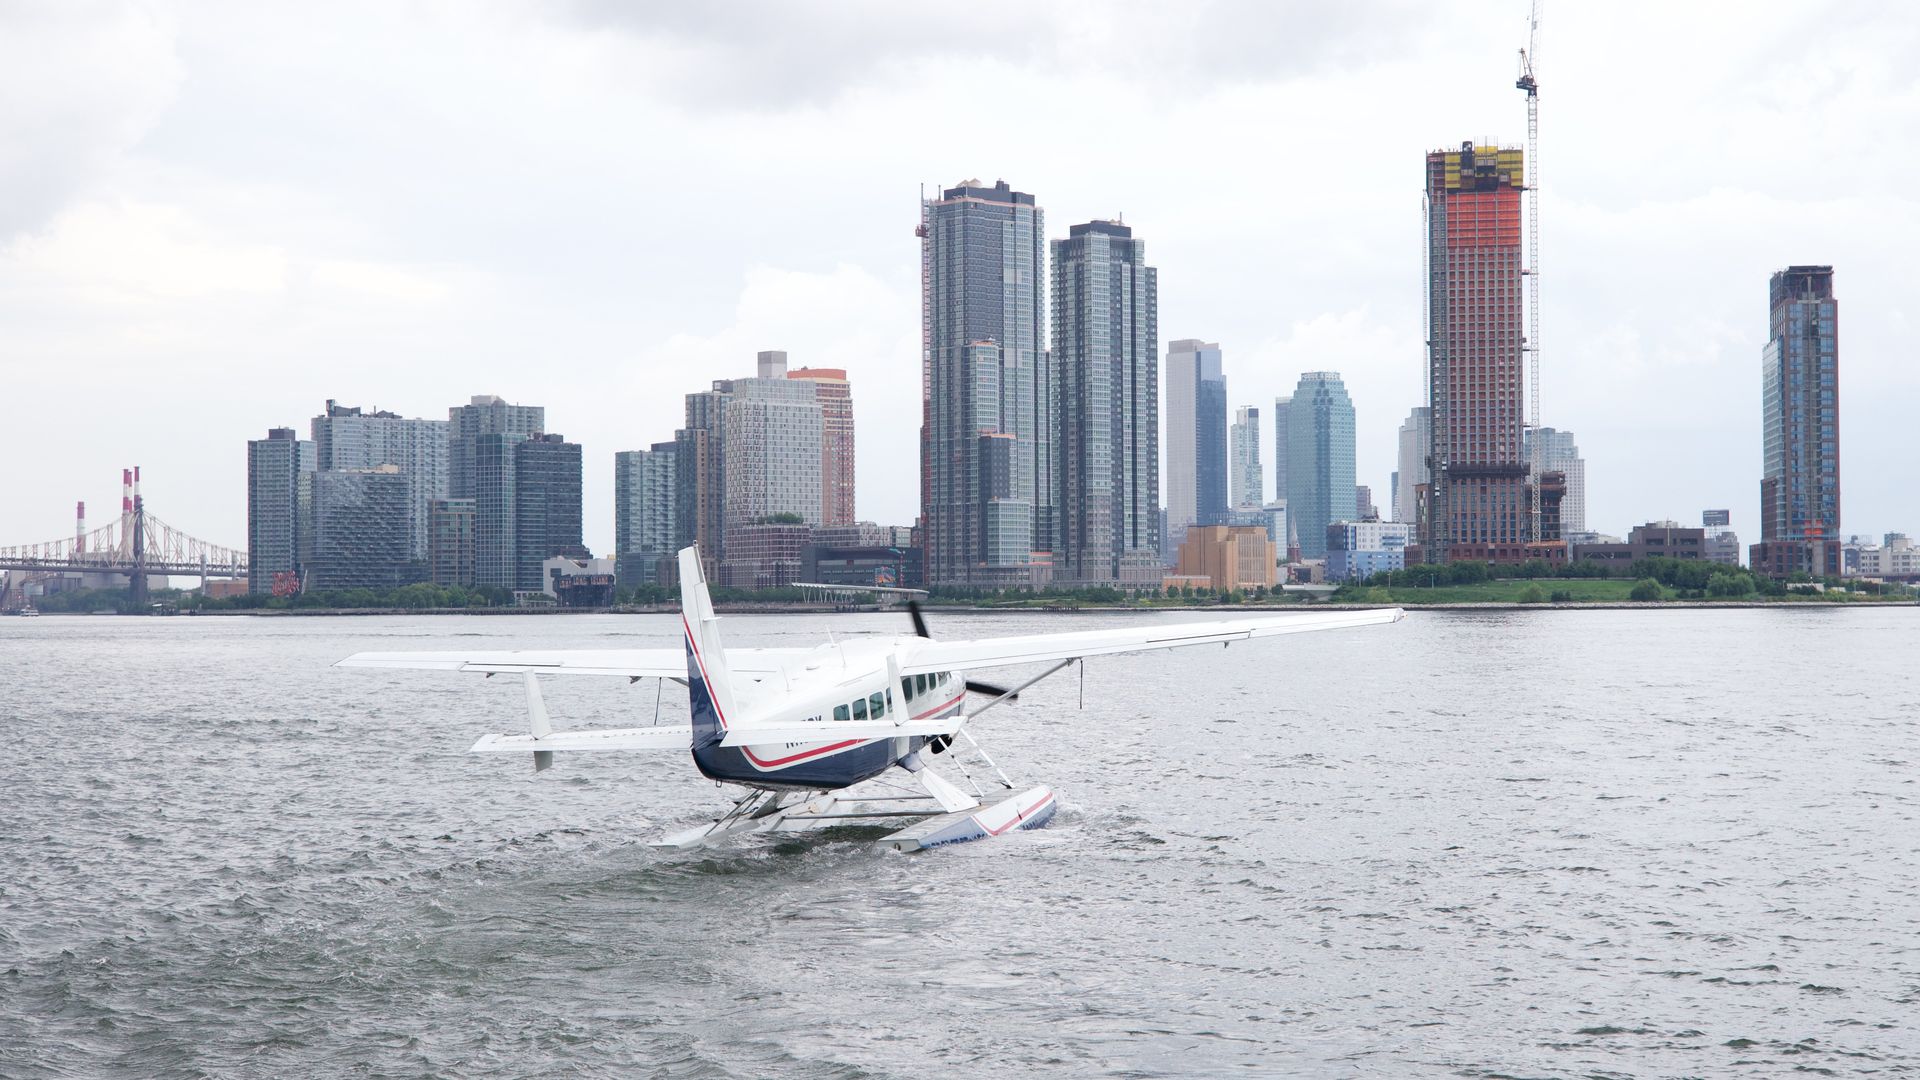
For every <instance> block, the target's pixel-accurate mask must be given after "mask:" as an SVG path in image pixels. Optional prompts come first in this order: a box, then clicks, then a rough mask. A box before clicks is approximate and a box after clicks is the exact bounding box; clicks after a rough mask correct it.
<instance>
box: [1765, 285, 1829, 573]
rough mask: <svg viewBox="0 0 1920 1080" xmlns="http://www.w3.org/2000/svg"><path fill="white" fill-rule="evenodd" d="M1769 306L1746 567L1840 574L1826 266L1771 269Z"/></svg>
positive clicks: (1778, 570)
mask: <svg viewBox="0 0 1920 1080" xmlns="http://www.w3.org/2000/svg"><path fill="white" fill-rule="evenodd" d="M1768 301H1769V304H1768V307H1769V311H1768V333H1767V344H1766V347H1765V348H1764V349H1762V350H1761V354H1760V366H1761V379H1760V389H1761V474H1760V542H1759V543H1758V544H1755V545H1754V546H1753V548H1752V551H1751V554H1750V556H1749V560H1748V564H1749V565H1750V566H1751V567H1752V568H1753V569H1754V570H1755V571H1758V572H1760V573H1765V574H1770V575H1774V576H1778V577H1784V576H1786V575H1787V574H1791V573H1794V572H1796V571H1797V572H1801V573H1807V574H1812V575H1814V576H1816V577H1821V576H1829V575H1837V574H1839V573H1840V572H1841V562H1840V555H1839V552H1840V545H1841V536H1840V328H1839V319H1840V311H1839V307H1840V302H1839V301H1838V300H1836V299H1835V298H1834V295H1833V267H1831V266H1789V267H1787V268H1786V269H1785V270H1780V271H1777V272H1775V273H1774V275H1773V278H1772V280H1771V281H1770V282H1769V284H1768Z"/></svg>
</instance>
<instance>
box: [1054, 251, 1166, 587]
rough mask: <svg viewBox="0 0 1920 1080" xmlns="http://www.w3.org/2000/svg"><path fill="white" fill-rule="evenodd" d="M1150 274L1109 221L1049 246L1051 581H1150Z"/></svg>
mask: <svg viewBox="0 0 1920 1080" xmlns="http://www.w3.org/2000/svg"><path fill="white" fill-rule="evenodd" d="M1159 333H1160V328H1159V272H1158V271H1157V270H1155V269H1154V268H1153V267H1151V266H1148V265H1147V264H1146V243H1145V242H1144V241H1141V240H1138V239H1135V238H1134V236H1133V230H1132V229H1131V228H1129V227H1127V226H1126V225H1123V224H1121V223H1119V222H1116V221H1090V222H1087V223H1086V224H1084V225H1075V226H1073V227H1072V228H1071V229H1070V230H1068V237H1067V238H1066V239H1065V240H1055V241H1054V242H1053V353H1052V361H1053V362H1052V372H1053V388H1052V391H1051V393H1050V395H1049V396H1050V397H1051V399H1052V402H1053V414H1052V416H1051V417H1047V418H1043V421H1050V422H1051V423H1052V424H1053V428H1054V431H1053V437H1052V439H1051V440H1050V443H1051V446H1052V449H1053V451H1054V454H1053V470H1052V472H1051V474H1050V475H1049V476H1047V477H1045V478H1043V479H1044V480H1045V481H1046V482H1047V483H1049V484H1050V485H1051V487H1052V496H1051V498H1049V499H1046V500H1045V501H1046V502H1047V503H1050V504H1051V505H1052V506H1053V507H1054V508H1055V509H1056V511H1057V513H1056V516H1055V526H1054V537H1053V545H1052V546H1053V554H1054V576H1055V578H1056V579H1058V580H1061V581H1067V582H1075V583H1088V584H1099V583H1108V582H1115V581H1123V582H1126V583H1129V584H1141V585H1144V584H1153V583H1158V581H1159V579H1160V576H1161V575H1160V554H1159V546H1160V521H1159V510H1160V403H1159V397H1160V341H1159Z"/></svg>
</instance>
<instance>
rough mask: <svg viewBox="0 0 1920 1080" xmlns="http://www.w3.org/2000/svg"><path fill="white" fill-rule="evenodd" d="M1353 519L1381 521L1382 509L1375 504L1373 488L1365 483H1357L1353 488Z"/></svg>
mask: <svg viewBox="0 0 1920 1080" xmlns="http://www.w3.org/2000/svg"><path fill="white" fill-rule="evenodd" d="M1353 515H1354V517H1353V519H1354V520H1355V521H1379V520H1380V509H1379V507H1376V506H1374V505H1373V489H1372V488H1371V487H1368V486H1367V485H1365V484H1356V485H1354V489H1353Z"/></svg>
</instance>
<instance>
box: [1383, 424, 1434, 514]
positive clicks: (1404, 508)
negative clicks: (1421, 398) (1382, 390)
mask: <svg viewBox="0 0 1920 1080" xmlns="http://www.w3.org/2000/svg"><path fill="white" fill-rule="evenodd" d="M1432 415H1433V410H1432V409H1430V408H1428V407H1427V406H1425V405H1418V406H1415V407H1414V410H1413V411H1412V412H1411V413H1409V414H1407V418H1406V420H1405V421H1403V422H1402V423H1401V424H1400V456H1399V462H1400V468H1399V469H1398V470H1397V471H1395V473H1394V474H1393V476H1394V480H1393V520H1395V521H1404V522H1407V523H1409V524H1412V525H1414V526H1415V529H1414V532H1415V539H1414V543H1416V544H1417V543H1423V542H1424V537H1423V536H1422V535H1421V534H1420V527H1421V526H1422V525H1423V524H1424V523H1423V522H1422V521H1421V516H1420V504H1421V501H1422V496H1423V495H1424V494H1425V490H1426V487H1427V457H1428V455H1429V453H1430V452H1431V449H1430V444H1429V442H1428V439H1429V438H1430V437H1431V436H1432V433H1433V426H1432V424H1431V423H1430V422H1429V418H1430V417H1431V416H1432Z"/></svg>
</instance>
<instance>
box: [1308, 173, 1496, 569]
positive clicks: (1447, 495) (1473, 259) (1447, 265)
mask: <svg viewBox="0 0 1920 1080" xmlns="http://www.w3.org/2000/svg"><path fill="white" fill-rule="evenodd" d="M1524 158H1525V153H1524V152H1523V151H1521V150H1519V149H1517V148H1512V147H1494V146H1475V145H1473V144H1472V143H1470V142H1469V143H1463V144H1462V145H1461V147H1460V149H1458V150H1436V151H1433V152H1431V153H1429V154H1427V189H1426V209H1427V215H1426V220H1427V362H1428V387H1429V393H1430V397H1429V400H1428V405H1429V407H1430V408H1431V410H1432V412H1431V414H1430V416H1429V423H1430V424H1431V427H1432V447H1433V451H1432V452H1433V461H1434V467H1433V474H1432V478H1431V481H1430V488H1429V492H1428V516H1429V522H1428V527H1427V530H1426V533H1427V535H1428V537H1429V539H1430V543H1429V544H1428V546H1427V548H1426V549H1425V550H1426V555H1427V558H1428V559H1430V560H1433V561H1446V560H1451V559H1471V560H1474V561H1479V562H1485V561H1494V562H1520V561H1522V560H1524V559H1525V558H1527V557H1528V555H1529V550H1528V547H1527V545H1528V543H1529V541H1530V540H1531V539H1532V536H1531V528H1532V526H1531V520H1530V519H1531V514H1532V511H1531V506H1530V499H1529V494H1528V486H1527V485H1528V463H1527V459H1526V455H1525V448H1524V446H1523V445H1522V443H1521V429H1522V428H1523V427H1524V425H1525V424H1526V419H1527V418H1526V408H1525V398H1524V396H1523V394H1524V392H1525V385H1524V375H1525V372H1524V364H1523V344H1524V342H1523V338H1522V334H1523V333H1524V331H1523V329H1522V326H1523V321H1524V317H1525V291H1524V286H1523V284H1522V283H1523V280H1524V279H1523V277H1522V274H1521V269H1522V266H1521V256H1520V240H1521V210H1522V208H1521V201H1520V193H1521V192H1522V191H1523V190H1524V189H1525V186H1526V178H1525V176H1524V175H1523V172H1522V170H1523V166H1524ZM1302 529H1303V531H1302V533H1301V539H1302V540H1306V539H1307V535H1306V532H1305V531H1304V529H1305V524H1304V522H1303V523H1302Z"/></svg>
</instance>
